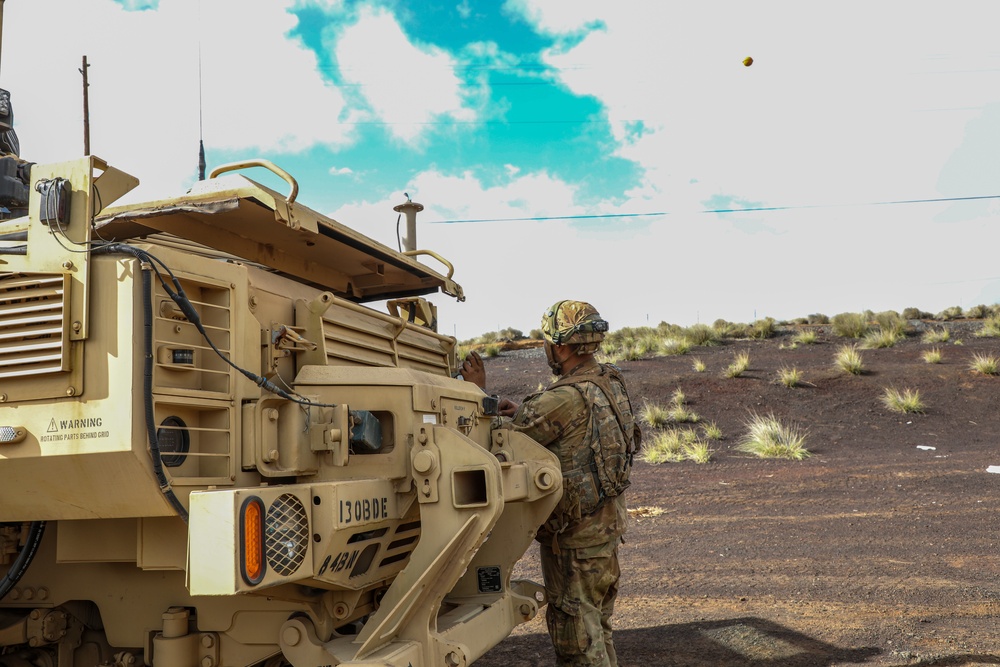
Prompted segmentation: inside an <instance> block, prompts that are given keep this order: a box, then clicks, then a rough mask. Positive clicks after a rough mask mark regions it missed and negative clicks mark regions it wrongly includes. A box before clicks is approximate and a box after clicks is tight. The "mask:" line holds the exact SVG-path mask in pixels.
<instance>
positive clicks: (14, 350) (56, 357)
mask: <svg viewBox="0 0 1000 667" xmlns="http://www.w3.org/2000/svg"><path fill="white" fill-rule="evenodd" d="M67 281H68V278H67V277H66V276H63V275H62V274H8V275H0V378H6V377H24V376H26V375H42V374H46V373H59V372H62V371H66V370H69V354H68V348H69V340H68V336H67V333H68V329H67V327H66V324H65V313H66V311H67V309H68V299H67V296H68V293H69V289H68V283H67Z"/></svg>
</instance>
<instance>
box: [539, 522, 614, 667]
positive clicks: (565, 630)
mask: <svg viewBox="0 0 1000 667" xmlns="http://www.w3.org/2000/svg"><path fill="white" fill-rule="evenodd" d="M540 548H541V561H542V576H543V577H544V578H545V590H546V592H547V593H548V598H549V604H548V607H547V610H546V612H545V620H546V624H547V625H548V629H549V637H551V638H552V646H553V648H555V651H556V658H557V659H558V664H559V665H560V667H617V665H618V658H617V656H616V654H615V645H614V642H613V641H612V640H611V614H612V613H614V609H615V598H616V597H617V596H618V578H619V577H620V575H621V570H620V569H619V567H618V540H612V541H611V542H607V543H605V544H599V545H597V546H593V547H585V548H582V549H565V548H564V549H561V550H560V552H559V553H558V554H556V553H554V552H553V551H552V549H550V548H549V547H548V545H546V544H541V545H540Z"/></svg>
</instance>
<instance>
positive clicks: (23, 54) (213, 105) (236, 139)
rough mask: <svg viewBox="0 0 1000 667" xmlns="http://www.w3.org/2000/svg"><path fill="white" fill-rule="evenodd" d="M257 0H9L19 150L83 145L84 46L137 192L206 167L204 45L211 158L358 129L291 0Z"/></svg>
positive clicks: (99, 146)
mask: <svg viewBox="0 0 1000 667" xmlns="http://www.w3.org/2000/svg"><path fill="white" fill-rule="evenodd" d="M250 4H251V3H247V2H241V1H240V0H213V1H212V2H198V1H197V0H160V2H159V6H158V9H156V10H155V11H154V10H147V11H142V12H134V11H126V10H124V9H122V8H121V7H120V6H118V5H117V4H115V3H113V2H111V1H110V0H92V1H90V2H86V3H81V2H78V1H77V0H52V1H50V2H45V3H40V2H16V3H7V6H6V8H5V9H6V15H5V26H4V28H5V30H4V55H5V58H4V61H3V65H4V68H3V74H4V84H5V86H6V87H8V88H9V89H10V90H11V91H12V93H13V99H14V106H15V113H16V124H17V125H16V127H17V131H18V134H19V136H20V138H21V146H22V152H23V153H24V155H25V156H27V157H30V159H32V160H34V161H36V162H52V161H62V160H65V159H71V158H73V157H76V156H79V155H82V154H83V138H82V137H83V130H82V116H83V114H82V103H81V77H80V74H79V72H78V71H77V70H78V69H79V67H80V65H81V56H82V55H84V54H86V55H87V56H88V61H89V63H90V68H89V78H90V89H89V93H90V125H91V151H92V153H93V154H95V155H98V156H100V157H102V158H104V159H106V160H108V161H109V162H110V163H111V164H113V165H114V166H116V167H118V168H120V169H123V170H125V171H128V172H130V173H133V174H135V175H136V176H138V177H139V178H140V179H141V180H142V182H143V185H142V186H140V189H139V190H138V191H137V192H136V195H139V196H140V197H155V196H165V195H171V194H176V192H177V191H179V190H180V189H181V188H182V186H183V185H184V184H186V183H190V182H191V181H192V180H193V179H194V177H195V173H196V167H197V156H198V136H199V81H198V80H199V45H200V50H201V76H202V84H203V85H202V88H201V95H202V102H203V107H204V112H203V122H204V135H205V143H206V149H207V151H208V153H209V159H210V160H211V153H212V151H213V150H216V149H222V148H224V149H234V150H235V149H249V151H248V152H250V151H252V152H255V153H256V152H263V153H271V152H282V151H297V150H302V149H303V148H306V147H309V146H313V145H316V144H327V145H338V144H342V143H344V142H345V141H347V140H348V139H349V137H348V135H347V131H346V130H345V129H344V126H341V125H338V124H337V122H336V119H337V117H338V115H339V114H340V113H341V111H342V110H343V108H344V102H343V99H342V98H341V96H340V94H339V93H338V92H337V91H336V90H335V89H334V88H332V87H331V86H329V85H328V84H326V83H324V81H323V80H322V78H321V76H320V74H319V73H318V71H317V67H316V59H315V55H314V54H313V53H312V52H311V51H309V50H308V49H305V48H304V47H303V46H302V45H301V44H298V43H297V42H295V41H291V40H288V39H287V38H286V36H285V34H286V33H287V32H288V31H289V30H291V29H292V28H293V27H294V26H295V20H296V19H295V17H294V16H293V15H291V14H289V13H287V12H286V9H287V7H288V6H289V5H290V0H286V1H284V2H256V3H252V7H251V6H249V5H250ZM42 26H44V30H41V27H42ZM43 32H44V40H41V41H40V40H39V37H40V36H42V33H43Z"/></svg>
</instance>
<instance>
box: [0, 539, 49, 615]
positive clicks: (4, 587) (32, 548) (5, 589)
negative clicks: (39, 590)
mask: <svg viewBox="0 0 1000 667" xmlns="http://www.w3.org/2000/svg"><path fill="white" fill-rule="evenodd" d="M44 534H45V522H44V521H33V522H32V523H31V527H30V528H29V529H28V539H27V541H26V542H25V544H24V548H23V549H21V553H19V554H18V555H17V558H16V559H15V560H14V562H13V563H12V564H11V566H10V569H9V570H7V574H5V575H3V579H0V600H2V599H3V598H4V596H5V595H7V593H9V592H10V590H11V589H12V588H14V586H16V585H17V582H18V581H20V580H21V577H23V576H24V573H25V572H27V571H28V566H29V565H31V561H32V560H34V558H35V552H36V551H38V545H39V544H41V542H42V535H44Z"/></svg>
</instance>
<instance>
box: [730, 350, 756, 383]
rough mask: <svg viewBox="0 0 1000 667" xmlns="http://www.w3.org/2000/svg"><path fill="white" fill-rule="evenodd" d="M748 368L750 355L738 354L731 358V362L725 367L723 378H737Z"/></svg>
mask: <svg viewBox="0 0 1000 667" xmlns="http://www.w3.org/2000/svg"><path fill="white" fill-rule="evenodd" d="M749 368H750V353H749V352H740V353H738V354H736V355H735V356H734V357H733V360H732V362H731V363H730V364H729V365H728V366H726V370H725V376H726V377H728V378H738V377H740V376H741V375H743V373H745V372H746V371H747V369H749Z"/></svg>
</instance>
